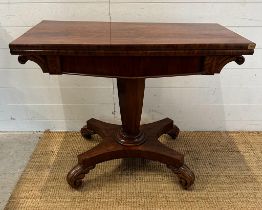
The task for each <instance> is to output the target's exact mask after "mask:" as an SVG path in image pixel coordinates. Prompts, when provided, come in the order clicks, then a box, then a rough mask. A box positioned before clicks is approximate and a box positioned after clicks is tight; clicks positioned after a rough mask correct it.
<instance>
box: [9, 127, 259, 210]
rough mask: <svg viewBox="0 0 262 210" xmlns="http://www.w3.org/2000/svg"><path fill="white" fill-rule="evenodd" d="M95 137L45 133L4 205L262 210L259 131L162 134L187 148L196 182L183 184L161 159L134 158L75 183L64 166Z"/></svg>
mask: <svg viewBox="0 0 262 210" xmlns="http://www.w3.org/2000/svg"><path fill="white" fill-rule="evenodd" d="M99 141H100V139H99V137H98V136H96V135H95V136H94V137H93V139H92V140H85V139H84V138H82V137H81V135H80V133H78V132H46V133H44V134H43V136H42V138H41V140H40V141H39V143H38V145H37V147H36V149H35V151H34V153H33V155H32V157H31V160H30V161H29V163H28V165H27V167H26V169H25V171H24V172H23V174H22V176H21V178H20V180H19V182H18V184H17V186H16V188H15V190H14V192H13V193H12V195H11V197H10V199H9V202H8V204H7V206H6V210H7V209H8V210H9V209H12V210H13V209H15V210H20V209H26V210H28V209H29V210H30V209H37V210H41V209H51V210H53V209H63V210H66V209H72V210H73V209H92V210H93V209H94V210H95V209H125V210H128V209H262V186H261V184H262V133H259V132H181V133H180V134H179V137H178V139H176V140H172V139H171V138H170V137H169V136H167V135H163V136H161V141H162V142H163V143H165V144H166V145H168V146H169V147H171V148H174V149H176V150H178V151H180V152H182V153H184V154H185V162H186V164H187V165H188V166H189V167H190V168H191V169H192V170H193V171H194V172H195V175H196V181H195V184H194V186H193V187H192V188H191V189H190V190H188V191H185V190H183V189H182V188H181V187H180V185H179V184H178V180H177V177H176V176H175V175H174V174H173V173H172V172H171V170H169V169H167V168H166V166H164V165H162V164H160V163H157V162H152V161H147V160H139V159H125V160H113V161H109V162H105V163H102V164H98V165H97V166H96V168H95V169H94V170H92V171H91V172H90V173H89V174H88V175H87V176H86V178H85V180H84V181H85V183H84V185H83V187H82V188H81V189H80V190H74V189H71V188H70V187H69V186H68V184H67V182H66V179H65V177H66V174H67V172H68V171H69V170H70V169H71V168H72V167H73V166H74V165H75V164H76V163H77V159H76V154H78V153H81V152H84V151H85V150H87V149H90V148H91V147H93V146H95V145H96V144H97V143H98V142H99Z"/></svg>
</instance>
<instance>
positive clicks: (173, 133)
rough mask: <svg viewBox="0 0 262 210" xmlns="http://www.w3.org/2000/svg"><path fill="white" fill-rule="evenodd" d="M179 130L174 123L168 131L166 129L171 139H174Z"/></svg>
mask: <svg viewBox="0 0 262 210" xmlns="http://www.w3.org/2000/svg"><path fill="white" fill-rule="evenodd" d="M179 132H180V130H179V128H178V127H177V126H176V125H174V127H173V128H172V129H171V130H170V131H168V133H167V134H168V135H169V136H171V138H172V139H176V138H177V136H178V134H179Z"/></svg>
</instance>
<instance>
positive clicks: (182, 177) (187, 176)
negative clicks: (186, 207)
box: [167, 164, 195, 189]
mask: <svg viewBox="0 0 262 210" xmlns="http://www.w3.org/2000/svg"><path fill="white" fill-rule="evenodd" d="M167 167H168V168H170V169H171V170H172V171H173V172H174V173H175V174H176V175H177V176H178V178H179V182H180V184H181V185H182V187H183V188H184V189H188V188H189V187H190V186H191V185H192V184H194V181H195V175H194V173H193V172H192V171H191V170H190V169H189V168H188V166H187V165H185V164H184V165H182V166H181V167H179V168H175V167H174V166H170V165H169V166H167Z"/></svg>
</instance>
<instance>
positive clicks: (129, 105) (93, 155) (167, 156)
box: [67, 78, 195, 189]
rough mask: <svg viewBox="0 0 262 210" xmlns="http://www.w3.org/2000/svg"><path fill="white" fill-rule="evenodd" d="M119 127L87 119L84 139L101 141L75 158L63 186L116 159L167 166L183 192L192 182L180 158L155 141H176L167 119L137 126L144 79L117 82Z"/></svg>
mask: <svg viewBox="0 0 262 210" xmlns="http://www.w3.org/2000/svg"><path fill="white" fill-rule="evenodd" d="M117 87H118V97H119V105H120V113H121V120H122V126H120V125H115V124H109V123H105V122H102V121H99V120H96V119H90V120H88V121H87V124H86V125H85V126H84V127H83V128H82V129H81V134H82V135H83V136H84V137H85V138H91V135H92V134H98V135H100V136H101V137H102V139H103V141H102V142H101V143H100V144H98V145H97V146H95V147H94V148H92V149H91V150H89V151H86V152H84V153H82V154H80V155H78V164H77V165H76V166H75V167H74V168H73V169H72V170H71V171H70V172H69V173H68V175H67V182H68V184H69V185H70V186H72V187H73V188H78V187H79V186H81V184H82V179H83V178H84V177H85V174H87V173H88V172H89V171H90V170H91V169H93V168H95V165H96V164H98V163H101V162H104V161H108V160H112V159H118V158H144V159H149V160H154V161H159V162H161V163H164V164H166V165H167V167H168V168H170V169H171V170H172V171H173V172H174V173H175V174H177V175H178V177H179V180H180V183H181V185H182V186H183V187H184V188H185V189H187V188H188V187H190V186H191V185H192V184H193V183H194V180H195V176H194V173H193V172H192V171H190V169H189V168H188V167H187V166H186V165H185V164H184V155H182V154H180V153H178V152H176V151H175V150H173V149H170V148H168V147H166V146H165V145H163V144H162V143H161V142H159V141H158V138H159V137H160V136H161V135H162V134H165V133H167V134H169V135H170V136H171V137H172V138H174V139H175V138H176V137H177V135H178V133H179V129H178V128H177V127H176V126H175V125H174V124H173V121H172V120H171V119H169V118H165V119H163V120H160V121H157V122H153V123H149V124H144V125H141V126H140V119H141V113H142V107H143V98H144V89H145V79H144V78H141V79H117Z"/></svg>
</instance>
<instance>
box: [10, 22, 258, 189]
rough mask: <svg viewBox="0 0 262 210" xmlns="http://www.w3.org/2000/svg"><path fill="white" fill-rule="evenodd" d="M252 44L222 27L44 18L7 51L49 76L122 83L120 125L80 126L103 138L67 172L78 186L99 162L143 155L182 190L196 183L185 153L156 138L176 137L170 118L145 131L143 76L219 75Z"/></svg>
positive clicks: (240, 59) (91, 122) (90, 122)
mask: <svg viewBox="0 0 262 210" xmlns="http://www.w3.org/2000/svg"><path fill="white" fill-rule="evenodd" d="M254 48H255V44H254V43H253V42H251V41H249V40H247V39H245V38H243V37H241V36H240V35H238V34H236V33H234V32H232V31H230V30H228V29H226V28H225V27H223V26H220V25H218V24H190V23H188V24H184V23H183V24H182V23H108V22H72V21H68V22H65V21H42V22H41V23H39V24H38V25H37V26H35V27H33V28H32V29H31V30H29V31H28V32H26V33H25V34H24V35H22V36H21V37H19V38H18V39H16V40H15V41H13V42H12V43H10V52H11V54H14V55H19V57H18V60H19V62H20V63H22V64H24V63H26V62H27V61H28V60H31V61H34V62H36V63H37V64H38V65H39V66H40V67H41V68H42V70H43V72H45V73H49V74H80V75H90V76H102V77H115V78H117V87H118V96H119V106H120V113H121V121H122V125H121V126H120V125H114V124H109V123H105V122H102V121H99V120H95V119H90V120H88V121H87V123H86V125H85V126H84V127H83V128H82V129H81V134H82V136H83V137H85V138H87V139H88V138H91V136H92V135H93V134H98V135H100V136H101V137H102V139H103V141H102V142H101V143H100V144H98V145H97V146H96V147H94V148H92V149H91V150H89V151H87V152H85V153H83V154H80V155H78V164H77V165H76V166H75V167H74V168H73V169H72V170H71V171H70V172H69V173H68V176H67V181H68V183H69V184H70V186H72V187H74V188H77V187H79V186H80V185H81V183H82V179H83V178H84V176H85V174H87V173H88V172H89V171H90V170H91V169H93V168H94V167H95V165H96V164H98V163H101V162H103V161H108V160H112V159H116V158H129V157H132V158H145V159H150V160H155V161H159V162H161V163H164V164H166V165H167V166H168V168H170V169H171V170H172V171H173V172H174V173H175V174H177V175H178V177H179V179H180V183H181V184H182V186H183V187H184V188H188V187H190V186H191V185H192V184H193V183H194V180H195V176H194V173H193V172H192V171H191V170H190V169H189V168H188V167H187V166H186V165H185V164H184V156H183V155H182V154H180V153H178V152H176V151H174V150H172V149H169V148H167V147H166V146H164V145H163V144H162V143H160V142H159V141H158V138H159V136H160V135H162V134H164V133H166V134H169V135H170V136H171V137H172V138H174V139H175V138H176V137H177V136H178V134H179V129H178V127H177V126H175V125H174V124H173V121H172V120H171V119H168V118H166V119H163V120H160V121H157V122H154V123H150V124H145V125H141V126H140V120H141V113H142V107H143V98H144V89H145V78H148V77H165V76H176V75H190V74H210V75H212V74H215V73H219V72H220V71H221V70H222V68H223V67H224V66H225V65H226V64H227V63H229V62H231V61H235V62H236V63H237V64H239V65H241V64H243V63H244V61H245V59H244V57H243V55H251V54H253V53H254Z"/></svg>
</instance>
